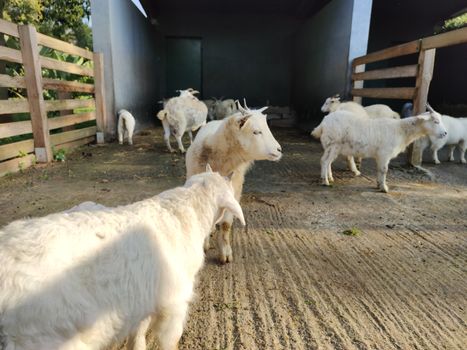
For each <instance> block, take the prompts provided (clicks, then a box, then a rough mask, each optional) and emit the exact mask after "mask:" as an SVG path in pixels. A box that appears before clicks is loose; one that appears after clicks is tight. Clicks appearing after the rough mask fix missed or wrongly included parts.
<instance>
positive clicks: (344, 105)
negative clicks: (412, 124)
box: [321, 95, 401, 119]
mask: <svg viewBox="0 0 467 350" xmlns="http://www.w3.org/2000/svg"><path fill="white" fill-rule="evenodd" d="M337 110H345V111H349V112H354V113H356V114H360V115H362V116H364V117H367V116H368V117H370V118H373V119H377V118H392V119H400V118H401V117H400V115H399V113H397V112H394V111H393V110H392V109H391V108H389V107H388V106H386V105H383V104H375V105H370V106H366V107H363V106H362V105H360V104H359V103H357V102H353V101H347V102H341V101H340V97H339V95H335V96H332V97H328V98H327V99H326V101H325V102H324V104H323V105H322V106H321V111H322V112H323V113H329V112H335V111H337Z"/></svg>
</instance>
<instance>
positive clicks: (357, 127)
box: [319, 110, 446, 192]
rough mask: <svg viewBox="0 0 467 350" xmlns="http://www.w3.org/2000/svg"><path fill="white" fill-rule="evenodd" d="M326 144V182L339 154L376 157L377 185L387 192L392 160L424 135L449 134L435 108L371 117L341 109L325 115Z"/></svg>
mask: <svg viewBox="0 0 467 350" xmlns="http://www.w3.org/2000/svg"><path fill="white" fill-rule="evenodd" d="M319 128H320V130H321V134H320V139H321V144H322V145H323V148H324V154H323V156H322V158H321V178H322V181H323V184H325V185H329V182H330V181H333V178H332V171H331V164H332V162H333V161H334V160H335V159H336V158H337V156H338V155H340V154H342V155H344V156H347V157H350V156H353V157H363V158H374V159H375V160H376V163H377V172H378V176H377V177H378V178H377V183H378V187H379V188H380V189H381V190H382V191H384V192H388V187H387V185H386V174H387V171H388V164H389V161H390V160H391V159H392V158H394V157H395V156H397V155H398V154H399V153H400V152H402V151H404V150H405V148H406V147H407V146H408V145H409V144H410V143H412V142H413V141H415V140H416V139H418V138H420V137H422V136H424V135H431V136H433V137H435V138H443V137H445V136H446V129H445V127H444V125H443V123H442V120H441V118H440V115H439V114H438V113H436V112H432V113H425V114H422V115H419V116H416V117H411V118H406V119H403V120H400V119H397V120H396V119H389V118H381V119H368V118H361V117H360V116H356V115H355V114H354V113H351V112H348V111H343V110H338V111H336V112H333V113H330V114H328V115H327V116H326V117H324V119H323V121H322V122H321V124H320V125H319Z"/></svg>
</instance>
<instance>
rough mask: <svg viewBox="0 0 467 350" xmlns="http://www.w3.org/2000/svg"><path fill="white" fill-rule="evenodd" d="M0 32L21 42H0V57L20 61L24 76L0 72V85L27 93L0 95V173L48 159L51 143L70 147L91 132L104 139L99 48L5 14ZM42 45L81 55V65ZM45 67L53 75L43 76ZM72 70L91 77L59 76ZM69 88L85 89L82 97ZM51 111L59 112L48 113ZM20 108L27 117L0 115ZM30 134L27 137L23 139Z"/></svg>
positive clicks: (9, 61)
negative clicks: (47, 94) (49, 94)
mask: <svg viewBox="0 0 467 350" xmlns="http://www.w3.org/2000/svg"><path fill="white" fill-rule="evenodd" d="M0 35H8V36H10V37H15V38H18V39H19V44H20V45H19V46H20V50H18V49H15V48H11V47H6V46H0V60H2V61H6V62H7V64H20V65H22V66H23V68H24V76H23V75H21V76H12V75H8V74H5V71H3V72H0V87H2V88H16V89H25V90H26V91H27V98H17V99H7V100H0V141H1V143H0V176H1V175H4V174H6V173H8V172H14V171H18V170H21V169H24V168H26V167H28V166H30V165H32V164H34V163H35V162H36V161H37V162H50V161H51V160H52V159H53V152H52V147H56V148H57V147H58V148H64V149H66V150H70V149H72V148H74V147H77V146H80V145H83V144H87V143H90V142H93V141H95V140H96V136H97V141H98V142H103V140H104V137H103V135H104V134H103V132H104V127H105V125H104V121H105V113H106V110H105V94H104V82H103V79H104V73H103V56H102V54H101V53H96V52H92V51H89V50H86V49H83V48H80V47H77V46H75V45H72V44H70V43H66V42H64V41H61V40H58V39H56V38H52V37H49V36H47V35H44V34H41V33H37V32H36V29H35V28H34V27H33V26H30V25H16V24H15V23H11V22H8V21H5V20H0ZM15 40H16V39H15ZM43 47H46V48H48V49H52V50H56V51H59V52H61V53H64V54H68V55H72V56H73V57H75V56H76V57H82V59H80V60H81V61H82V62H85V63H86V66H83V65H80V64H76V63H71V62H65V61H61V60H58V59H55V58H51V57H46V56H42V55H41V54H40V53H41V50H42V48H43ZM48 49H47V50H48ZM47 50H46V51H47ZM50 71H55V72H57V74H54V75H52V77H53V78H50V77H43V74H44V72H50ZM58 72H64V73H66V74H65V75H64V74H63V73H58ZM71 74H72V75H73V76H75V75H76V76H86V77H90V78H92V79H93V81H94V83H92V84H91V83H88V82H86V83H85V82H80V81H75V80H64V79H63V77H64V76H66V77H65V79H70V75H71ZM56 77H60V78H61V79H57V78H56ZM71 79H74V78H71ZM44 90H51V91H57V92H59V93H60V94H62V95H59V96H61V97H62V98H61V99H58V100H44ZM72 92H77V93H84V94H90V95H89V96H88V97H89V98H87V99H82V98H74V99H73V98H69V97H72V96H71V94H70V93H72ZM63 93H68V96H69V97H66V98H63ZM91 95H93V96H91ZM56 111H60V114H61V115H59V116H56V115H50V112H56ZM70 111H71V112H70ZM19 113H29V115H30V119H28V120H21V121H13V120H14V119H15V118H11V117H10V118H7V119H5V115H13V114H19ZM54 114H57V113H54ZM12 119H13V120H12ZM22 119H24V118H22ZM94 120H95V121H96V126H87V127H86V124H83V123H87V122H90V121H94ZM88 125H89V124H88ZM76 126H77V128H76V129H74V130H70V128H71V129H73V128H74V127H76ZM52 130H53V132H52V133H51V131H52ZM29 134H32V138H29V139H27V135H29ZM9 138H11V140H10V139H9ZM24 138H26V139H24ZM8 142H10V143H8Z"/></svg>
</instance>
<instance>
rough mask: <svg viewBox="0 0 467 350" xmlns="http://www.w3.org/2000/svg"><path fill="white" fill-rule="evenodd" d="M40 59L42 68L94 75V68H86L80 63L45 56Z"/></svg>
mask: <svg viewBox="0 0 467 350" xmlns="http://www.w3.org/2000/svg"><path fill="white" fill-rule="evenodd" d="M40 61H41V66H42V68H48V69H56V70H59V71H63V72H67V73H72V74H78V75H87V76H90V77H92V76H94V71H93V69H92V68H86V67H83V66H80V65H78V64H74V63H69V62H62V61H58V60H54V59H53V58H49V57H43V56H41V57H40Z"/></svg>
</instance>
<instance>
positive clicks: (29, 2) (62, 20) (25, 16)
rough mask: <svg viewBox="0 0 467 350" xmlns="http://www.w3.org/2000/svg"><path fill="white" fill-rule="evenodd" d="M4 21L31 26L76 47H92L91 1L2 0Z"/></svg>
mask: <svg viewBox="0 0 467 350" xmlns="http://www.w3.org/2000/svg"><path fill="white" fill-rule="evenodd" d="M0 11H1V15H2V18H4V19H6V20H9V21H11V22H15V23H18V24H32V25H34V26H36V27H37V29H38V31H39V32H41V33H43V34H46V35H50V36H53V37H55V38H58V39H61V40H64V41H67V42H71V43H73V44H75V45H78V46H81V47H85V48H88V49H91V48H92V32H91V28H90V27H89V25H88V24H87V22H88V21H89V18H90V16H91V4H90V0H0Z"/></svg>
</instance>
